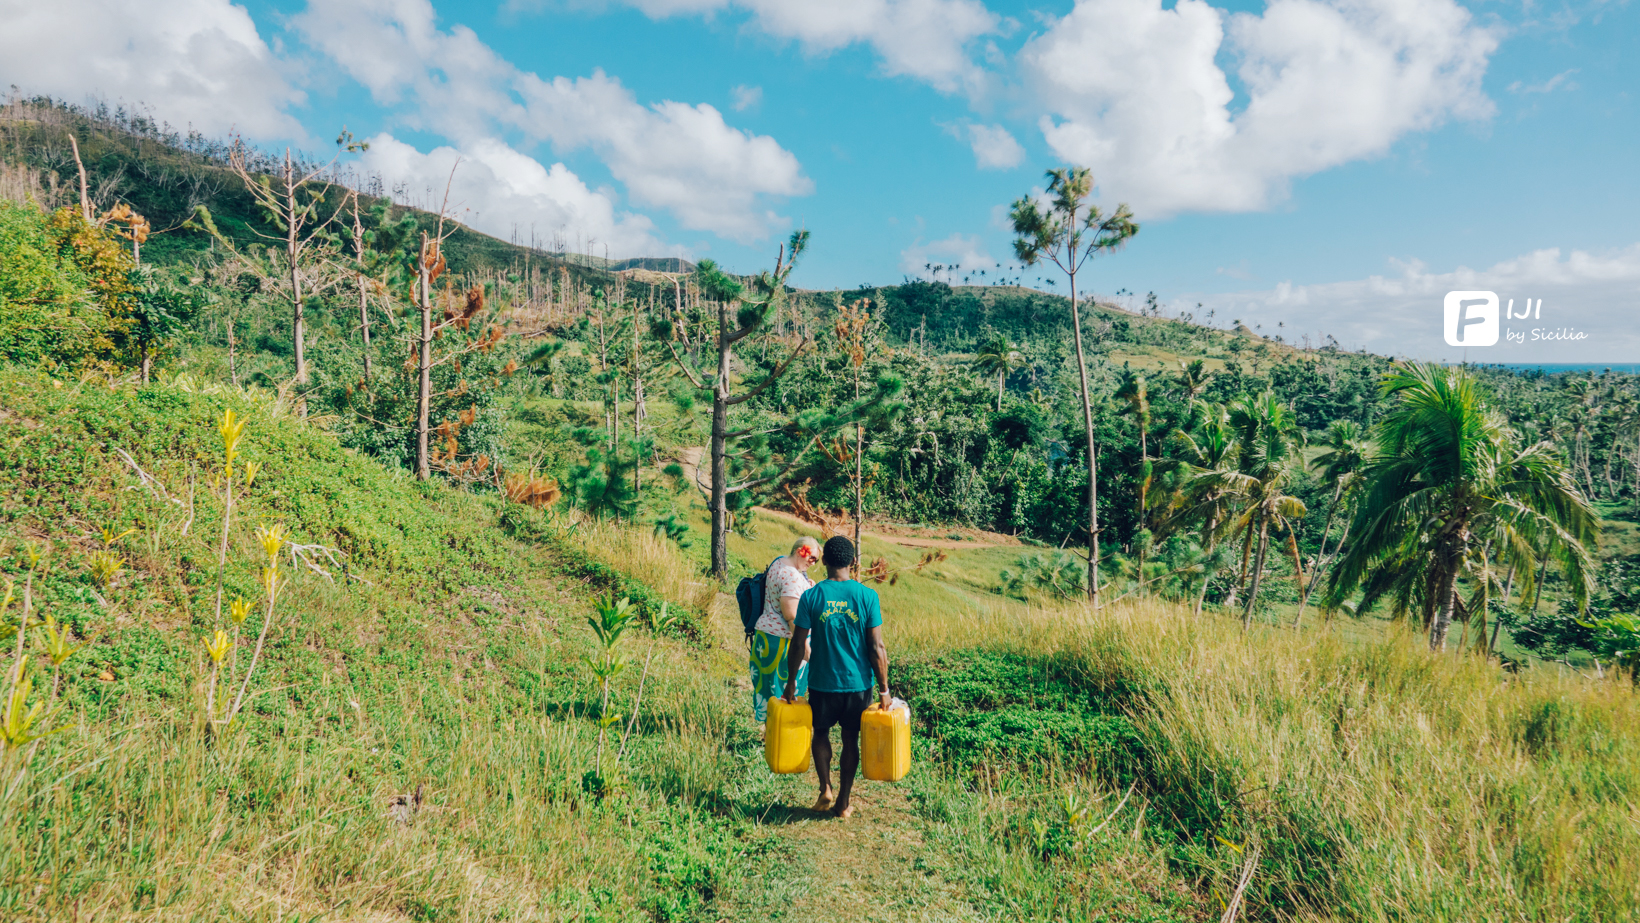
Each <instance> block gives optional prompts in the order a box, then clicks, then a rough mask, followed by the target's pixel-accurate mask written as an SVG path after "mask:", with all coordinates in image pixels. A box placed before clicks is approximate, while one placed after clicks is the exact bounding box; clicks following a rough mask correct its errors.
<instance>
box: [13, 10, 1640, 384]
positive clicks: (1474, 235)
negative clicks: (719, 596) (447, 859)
mask: <svg viewBox="0 0 1640 923" xmlns="http://www.w3.org/2000/svg"><path fill="white" fill-rule="evenodd" d="M137 7H139V5H138V4H132V3H129V2H126V0H66V2H62V3H57V4H52V5H50V6H49V7H48V6H47V5H44V4H40V5H35V6H34V7H33V8H30V9H27V10H24V11H21V12H20V13H19V14H18V16H17V17H15V18H14V19H13V23H14V28H13V29H12V30H10V37H9V38H7V37H0V83H8V84H16V85H18V86H19V87H20V88H22V89H23V90H24V91H25V92H45V93H52V94H55V95H58V96H61V97H63V98H67V99H71V100H80V99H85V98H88V97H92V96H95V97H100V98H104V99H109V100H124V101H126V102H136V101H141V102H143V103H145V104H146V105H148V106H150V107H151V108H153V110H154V111H155V113H156V114H157V115H159V116H160V117H162V118H165V119H167V120H169V121H171V122H172V123H174V124H177V125H183V124H192V125H195V126H197V127H200V128H202V129H204V130H206V131H208V132H214V133H223V132H226V131H228V130H229V129H230V128H231V129H237V130H239V131H241V132H243V133H245V134H246V135H247V136H248V137H250V138H251V139H252V140H254V141H256V142H257V143H260V144H263V145H267V146H275V145H283V144H297V145H298V146H301V147H304V148H306V149H308V150H311V151H315V152H319V153H323V154H326V155H327V156H328V154H329V151H330V150H331V149H332V145H331V139H333V138H334V137H335V134H336V132H337V130H338V129H339V128H340V127H341V126H342V125H344V124H345V125H347V126H348V128H349V129H350V130H351V131H352V132H353V133H354V134H355V135H357V136H360V137H365V138H370V139H371V140H372V142H373V146H372V149H371V151H370V152H369V153H368V154H366V155H365V156H364V158H363V159H362V160H361V161H360V162H359V163H357V164H355V165H354V166H355V168H356V169H359V170H364V171H373V172H376V173H379V174H381V175H382V176H383V177H384V179H385V180H386V181H387V182H388V183H389V184H392V183H395V182H398V183H402V184H403V187H402V188H404V189H406V190H407V191H408V192H409V195H410V198H412V199H414V200H417V201H418V202H420V203H421V204H426V201H427V199H428V198H429V196H430V195H433V193H431V192H430V190H433V189H437V190H442V187H443V184H444V181H445V177H446V176H447V175H448V173H449V169H450V165H451V162H452V161H453V160H454V159H455V157H456V156H457V155H458V154H459V156H460V157H461V159H462V165H461V166H460V167H459V168H458V169H457V171H456V176H457V178H456V180H455V186H456V193H455V195H454V198H455V200H456V201H457V202H458V204H459V205H460V206H461V208H462V211H461V212H460V214H461V215H462V217H464V218H465V219H466V220H468V221H469V223H472V224H474V225H475V226H477V227H479V228H480V229H483V230H486V231H488V232H490V233H494V234H497V235H498V236H502V237H510V236H512V235H513V233H514V228H517V229H518V230H517V233H518V234H519V235H520V236H523V237H527V236H528V235H529V234H530V233H531V229H530V225H531V224H532V223H533V224H534V225H535V229H534V230H535V234H536V236H537V238H538V239H546V238H550V237H551V236H552V235H553V234H554V233H557V234H559V235H561V236H562V237H563V238H564V239H565V240H566V242H567V243H568V245H569V246H571V247H575V246H581V247H586V246H588V243H587V241H588V240H589V239H591V240H593V241H594V242H593V243H592V244H590V246H591V248H592V249H593V250H595V251H597V252H600V253H601V252H603V250H604V248H605V247H608V248H609V252H611V253H612V254H613V255H621V256H626V255H639V254H641V253H643V254H658V253H680V254H683V255H686V256H690V257H693V258H700V257H712V258H715V259H717V260H719V261H720V262H723V263H725V264H726V265H728V266H730V267H731V268H734V269H738V270H742V271H750V270H752V269H755V268H757V267H759V266H762V265H764V264H767V263H768V262H770V261H771V259H772V256H773V252H774V248H775V247H776V246H777V245H778V242H779V241H780V239H781V238H782V237H783V235H784V234H785V233H786V232H788V231H789V230H790V229H791V228H792V227H794V226H798V225H801V226H804V227H807V228H809V229H810V230H811V231H812V232H813V235H814V236H813V250H812V252H811V255H810V257H809V258H808V260H807V262H806V263H805V265H804V266H803V267H802V268H801V269H800V270H799V274H798V276H797V277H796V279H795V281H796V282H798V283H799V284H802V285H804V286H806V287H816V288H826V287H834V286H835V287H852V286H855V285H859V284H862V283H885V282H894V281H898V280H899V279H901V278H902V277H903V276H905V275H907V274H913V275H920V274H923V272H924V271H923V266H924V264H925V263H928V262H937V263H946V264H960V265H961V266H962V269H959V270H957V271H956V273H955V278H957V279H960V278H961V276H962V275H963V274H964V273H965V272H972V271H973V270H977V269H978V268H980V267H981V266H984V267H985V268H987V269H988V270H991V271H992V272H994V269H992V266H993V264H994V263H995V262H997V261H1003V262H1006V261H1007V257H1008V254H1009V234H1008V232H1007V230H1006V229H1005V227H1003V225H1002V221H1001V214H1002V210H1003V209H1004V208H1005V207H1006V205H1007V204H1008V203H1009V202H1010V201H1011V200H1012V199H1014V198H1016V197H1018V196H1019V195H1022V194H1026V193H1028V192H1030V191H1031V190H1032V189H1033V188H1036V187H1039V186H1040V184H1041V176H1042V171H1043V169H1044V168H1046V167H1048V166H1051V165H1057V164H1060V163H1066V162H1075V163H1080V164H1085V165H1087V166H1090V167H1091V168H1092V169H1093V170H1094V173H1095V176H1096V177H1097V178H1098V180H1099V182H1100V187H1099V191H1098V198H1099V199H1100V200H1101V202H1102V203H1104V204H1106V205H1109V204H1114V203H1115V202H1117V201H1128V202H1131V203H1132V205H1133V207H1134V210H1135V212H1136V213H1137V217H1138V219H1139V220H1140V222H1141V223H1142V225H1143V230H1142V231H1141V233H1140V234H1139V236H1138V237H1137V238H1136V239H1135V240H1134V241H1133V243H1132V244H1131V246H1129V247H1128V248H1127V249H1126V250H1124V251H1123V252H1121V253H1119V254H1116V255H1113V256H1111V257H1108V258H1105V259H1101V260H1100V261H1099V262H1098V263H1097V264H1096V265H1095V266H1094V267H1093V269H1092V271H1091V273H1090V274H1089V275H1088V276H1087V277H1085V278H1086V280H1087V281H1086V282H1085V283H1084V285H1085V286H1091V288H1092V289H1093V290H1095V291H1098V292H1101V293H1111V292H1115V291H1116V290H1118V289H1126V290H1130V291H1133V292H1139V293H1143V292H1147V291H1155V292H1156V293H1157V294H1158V296H1160V298H1161V299H1162V300H1163V302H1164V304H1167V305H1168V306H1169V307H1168V310H1169V311H1170V312H1171V311H1177V310H1192V311H1195V310H1196V309H1195V305H1196V303H1198V302H1200V303H1202V304H1203V308H1202V309H1201V311H1197V314H1198V316H1200V315H1201V314H1202V313H1204V312H1205V311H1207V310H1212V311H1213V312H1214V318H1215V321H1216V322H1220V323H1222V322H1226V321H1228V320H1230V319H1231V318H1241V319H1244V320H1246V321H1247V322H1248V323H1249V324H1259V325H1261V326H1262V329H1263V331H1264V332H1265V333H1266V334H1272V333H1276V332H1281V333H1282V334H1283V335H1285V336H1287V337H1288V338H1289V339H1293V340H1298V339H1300V338H1301V337H1302V336H1304V335H1309V336H1310V338H1311V340H1312V341H1319V340H1320V339H1321V337H1322V336H1323V335H1325V334H1332V335H1334V336H1336V337H1337V338H1338V339H1339V340H1340V341H1341V342H1342V343H1344V345H1346V346H1351V347H1354V346H1366V347H1368V348H1371V349H1374V350H1376V351H1380V352H1392V353H1396V354H1399V355H1411V356H1416V357H1427V358H1436V357H1438V358H1446V359H1453V358H1462V357H1465V356H1467V357H1468V358H1470V359H1475V360H1480V361H1505V362H1539V361H1541V362H1578V361H1589V362H1617V361H1630V362H1632V361H1640V333H1637V332H1636V331H1637V328H1640V325H1637V324H1635V323H1634V322H1633V320H1632V319H1633V318H1634V317H1635V316H1636V308H1640V230H1637V228H1636V223H1635V221H1634V220H1633V217H1632V216H1634V215H1635V214H1637V213H1640V180H1637V179H1636V174H1635V170H1634V168H1633V158H1634V154H1633V152H1634V151H1635V150H1637V149H1640V112H1637V108H1636V107H1637V105H1640V102H1637V100H1636V99H1635V93H1636V90H1637V89H1640V81H1637V80H1636V77H1637V76H1640V65H1637V64H1635V63H1633V59H1634V57H1635V56H1633V55H1629V56H1628V59H1627V60H1625V58H1624V56H1623V52H1624V51H1625V50H1626V49H1628V48H1630V47H1632V46H1634V45H1635V44H1636V42H1637V40H1640V11H1637V10H1636V9H1635V7H1634V6H1633V5H1631V4H1627V3H1597V2H1595V3H1564V4H1540V3H1529V4H1520V3H1477V2H1470V3H1467V4H1465V3H1459V2H1457V0H1274V2H1271V3H1268V4H1266V3H1234V4H1224V3H1217V4H1211V5H1210V4H1208V3H1206V2H1203V0H1182V2H1176V3H1175V2H1168V3H1165V4H1164V3H1159V2H1158V0H1081V2H1072V0H1060V2H1052V3H1040V4H1023V3H1004V2H999V0H830V2H827V3H808V2H793V0H505V2H502V3H495V2H487V3H480V2H453V0H432V2H429V0H328V2H323V3H320V2H313V3H312V4H311V5H310V4H309V3H308V2H307V0H278V2H268V3H249V4H247V5H244V6H234V5H230V4H229V3H227V2H226V0H154V2H151V3H145V4H141V5H140V7H141V9H140V10H138V9H136V8H137ZM1038 277H1039V273H1037V272H1034V271H1032V272H1027V273H1026V276H1025V279H1026V282H1027V283H1029V284H1035V282H1036V279H1037V278H1038ZM1058 287H1059V288H1061V289H1062V288H1063V282H1062V280H1061V281H1060V283H1059V286H1058ZM1453 289H1473V290H1494V291H1496V292H1497V294H1498V295H1499V297H1500V299H1501V300H1502V301H1503V302H1505V303H1507V302H1508V301H1509V299H1511V298H1513V299H1517V300H1524V299H1526V298H1534V299H1535V298H1542V299H1544V301H1545V307H1544V309H1543V310H1542V311H1541V312H1540V313H1539V318H1538V319H1537V320H1534V321H1532V322H1530V323H1529V324H1521V323H1515V324H1513V326H1514V328H1516V329H1517V330H1519V331H1521V332H1522V333H1523V334H1524V336H1525V338H1527V339H1528V340H1529V337H1530V332H1529V331H1530V328H1531V327H1534V326H1535V327H1541V328H1544V329H1549V328H1551V327H1553V328H1559V327H1563V326H1564V327H1567V328H1569V329H1575V330H1580V331H1582V332H1584V333H1585V338H1584V339H1582V340H1572V341H1558V340H1557V341H1543V342H1531V341H1528V342H1523V343H1518V344H1517V343H1512V342H1510V341H1509V340H1508V339H1507V338H1505V339H1504V340H1503V341H1500V343H1499V344H1498V345H1496V346H1492V347H1479V348H1471V349H1469V350H1467V351H1466V350H1465V349H1464V348H1462V347H1453V346H1449V345H1447V344H1446V342H1445V341H1444V340H1443V337H1442V327H1441V311H1442V296H1443V295H1444V294H1445V293H1446V292H1447V291H1449V290H1453ZM1277 324H1281V325H1283V326H1281V327H1278V326H1277ZM1503 326H1505V327H1509V326H1511V322H1510V321H1509V320H1505V321H1504V322H1503Z"/></svg>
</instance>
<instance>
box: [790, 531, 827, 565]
mask: <svg viewBox="0 0 1640 923" xmlns="http://www.w3.org/2000/svg"><path fill="white" fill-rule="evenodd" d="M804 548H813V549H814V556H815V558H816V559H818V558H819V557H820V541H819V539H816V538H814V537H813V536H810V535H805V536H803V537H802V538H800V539H798V540H797V541H795V542H793V543H792V550H791V551H789V552H787V553H786V556H787V557H796V556H797V553H798V552H799V551H802V550H803V549H804Z"/></svg>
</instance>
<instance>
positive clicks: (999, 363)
mask: <svg viewBox="0 0 1640 923" xmlns="http://www.w3.org/2000/svg"><path fill="white" fill-rule="evenodd" d="M1024 364H1025V357H1024V356H1023V355H1021V354H1020V352H1019V349H1018V348H1017V347H1015V346H1014V345H1013V344H1012V343H1009V342H1008V338H1007V337H1005V336H1003V335H1002V334H1000V333H999V334H996V335H995V336H993V337H991V338H990V339H989V340H986V341H985V343H984V344H983V345H982V346H981V347H980V350H979V355H977V356H975V357H974V361H973V367H974V371H976V372H979V373H980V374H981V375H995V376H996V377H997V413H1001V412H1002V389H1003V386H1004V385H1005V384H1006V383H1007V381H1008V373H1009V372H1011V371H1013V370H1014V369H1017V368H1019V367H1020V366H1021V365H1024Z"/></svg>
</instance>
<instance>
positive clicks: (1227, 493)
mask: <svg viewBox="0 0 1640 923" xmlns="http://www.w3.org/2000/svg"><path fill="white" fill-rule="evenodd" d="M1196 406H1197V408H1198V409H1197V416H1198V420H1197V422H1196V425H1195V426H1194V427H1192V429H1193V430H1194V432H1185V431H1183V430H1179V431H1175V432H1174V433H1173V434H1172V435H1171V436H1170V437H1169V441H1170V443H1171V445H1172V451H1171V453H1170V454H1171V456H1172V461H1173V462H1174V463H1175V464H1177V465H1179V466H1180V467H1182V468H1183V469H1184V478H1183V484H1182V485H1181V486H1180V489H1179V491H1178V493H1177V495H1176V496H1175V497H1174V499H1173V501H1172V502H1171V503H1170V504H1169V505H1168V509H1167V511H1166V513H1165V514H1164V515H1163V516H1162V517H1161V520H1160V522H1159V523H1158V526H1157V534H1159V535H1168V534H1171V533H1173V532H1176V531H1181V530H1183V529H1185V528H1189V527H1191V526H1195V525H1197V524H1198V523H1199V524H1200V525H1201V546H1202V550H1203V554H1204V556H1211V555H1212V554H1213V551H1214V549H1215V547H1216V546H1217V545H1218V542H1219V538H1220V536H1221V533H1222V532H1223V531H1224V530H1223V528H1222V527H1223V526H1224V525H1225V523H1228V522H1229V521H1230V520H1231V518H1232V517H1233V516H1234V515H1235V512H1236V508H1235V504H1236V500H1237V498H1238V497H1239V496H1240V495H1241V492H1242V488H1243V487H1244V486H1245V484H1246V481H1247V478H1246V476H1245V475H1243V474H1242V473H1241V472H1240V471H1239V470H1237V468H1236V454H1237V451H1238V449H1239V446H1238V444H1237V442H1236V434H1235V431H1234V430H1233V429H1231V427H1230V415H1229V412H1228V411H1226V410H1225V409H1224V407H1223V405H1220V404H1198V405H1196ZM1211 582H1212V574H1211V573H1207V572H1204V573H1203V575H1202V586H1201V590H1200V592H1199V594H1198V595H1197V597H1196V614H1197V615H1201V611H1202V604H1203V603H1204V602H1205V601H1206V599H1207V588H1208V584H1210V583H1211Z"/></svg>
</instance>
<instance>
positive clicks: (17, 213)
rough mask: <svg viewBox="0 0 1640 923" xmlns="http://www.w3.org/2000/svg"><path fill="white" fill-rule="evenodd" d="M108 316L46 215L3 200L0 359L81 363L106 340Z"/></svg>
mask: <svg viewBox="0 0 1640 923" xmlns="http://www.w3.org/2000/svg"><path fill="white" fill-rule="evenodd" d="M108 328H109V317H108V314H107V312H106V311H105V310H104V309H103V307H102V305H100V304H99V303H98V301H97V299H96V297H95V295H94V294H93V293H92V291H91V289H90V286H89V283H88V280H87V279H86V276H85V274H84V273H83V272H81V271H80V269H79V268H78V267H77V266H75V265H74V264H73V262H72V261H69V260H65V259H63V258H62V256H61V254H60V252H59V249H58V245H57V243H56V242H55V241H53V239H52V236H51V234H50V233H49V229H48V226H47V219H46V216H45V215H42V214H41V213H39V212H37V211H35V210H33V209H31V208H26V207H24V206H21V205H17V204H15V203H12V202H5V201H0V359H4V360H6V361H10V362H19V363H24V364H27V365H34V364H36V363H39V362H40V361H41V360H45V361H47V362H48V363H52V364H62V365H77V364H79V363H80V362H82V361H84V360H85V359H86V358H87V357H89V356H90V355H92V354H93V353H94V352H96V351H97V350H98V349H99V348H101V347H103V346H106V345H107V337H108Z"/></svg>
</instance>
